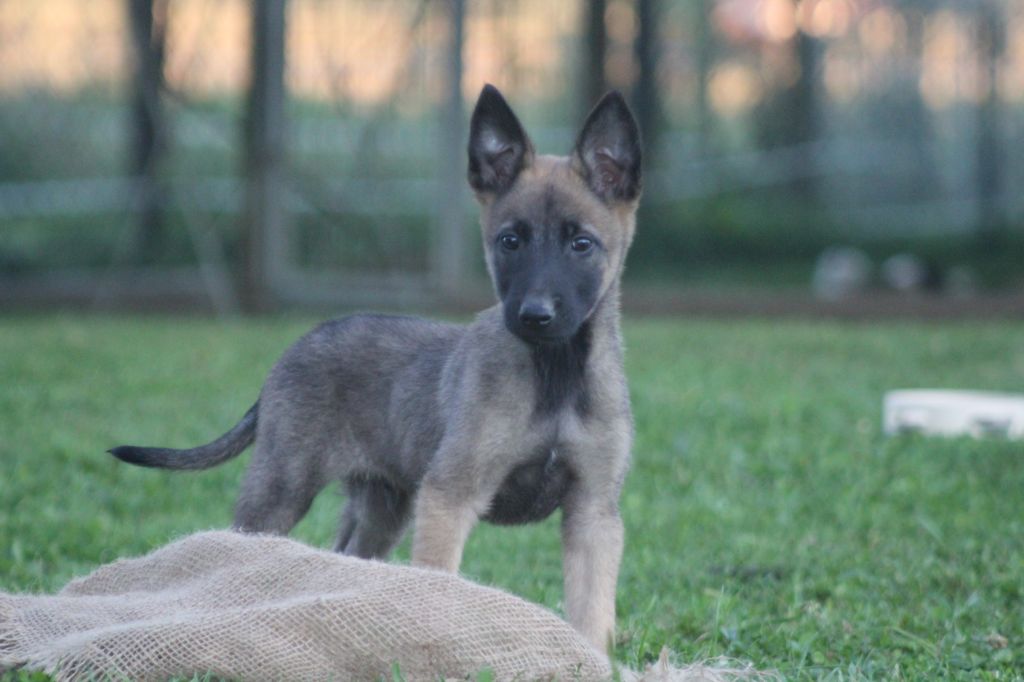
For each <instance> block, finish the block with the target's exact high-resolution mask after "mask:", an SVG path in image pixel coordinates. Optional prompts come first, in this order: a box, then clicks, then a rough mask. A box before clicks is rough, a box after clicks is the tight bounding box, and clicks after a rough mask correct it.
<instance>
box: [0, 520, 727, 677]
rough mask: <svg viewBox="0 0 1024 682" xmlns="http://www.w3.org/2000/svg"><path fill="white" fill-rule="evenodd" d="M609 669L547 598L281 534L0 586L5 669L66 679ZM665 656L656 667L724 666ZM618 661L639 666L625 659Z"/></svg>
mask: <svg viewBox="0 0 1024 682" xmlns="http://www.w3.org/2000/svg"><path fill="white" fill-rule="evenodd" d="M395 665H398V667H399V669H400V671H401V674H402V675H403V676H404V677H405V679H407V680H420V679H424V680H426V679H429V680H437V679H439V678H466V677H468V676H470V677H471V676H475V675H476V674H477V673H479V672H480V671H483V670H485V669H489V670H490V671H492V672H493V674H494V677H495V678H496V679H499V680H506V679H513V678H514V679H519V680H534V679H564V680H571V679H583V680H596V679H608V678H610V676H611V674H612V673H611V668H610V666H609V661H608V659H607V658H606V657H605V656H604V655H603V654H601V653H600V652H598V651H596V650H594V649H593V648H592V647H591V646H589V644H588V643H587V642H586V641H584V639H583V638H582V637H580V636H579V635H578V634H577V633H576V631H575V630H573V628H571V627H570V626H569V625H568V624H567V623H565V622H564V621H562V620H561V619H560V618H558V617H557V616H555V615H554V614H552V613H550V612H549V611H547V610H545V609H543V608H540V607H538V606H535V605H533V604H529V603H527V602H525V601H523V600H522V599H519V598H517V597H514V596H512V595H510V594H507V593H505V592H501V591H500V590H496V589H492V588H488V587H483V586H480V585H476V584H474V583H471V582H469V581H467V580H464V579H462V578H459V577H458V576H454V575H450V574H447V573H442V572H438V571H429V570H423V569H418V568H413V567H410V566H399V565H392V564H386V563H381V562H371V561H363V560H360V559H353V558H350V557H344V556H340V555H337V554H334V553H330V552H325V551H321V550H317V549H313V548H311V547H308V546H306V545H302V544H300V543H298V542H295V541H292V540H288V539H286V538H279V537H267V536H252V535H240V534H236V533H229V532H207V533H199V534H196V535H192V536H189V537H186V538H184V539H182V540H179V541H177V542H174V543H172V544H170V545H168V546H166V547H163V548H162V549H158V550H156V551H154V552H153V553H151V554H149V555H147V556H144V557H140V558H137V559H125V560H121V561H117V562H115V563H113V564H109V565H107V566H103V567H101V568H99V569H98V570H96V571H95V572H94V573H92V574H91V575H89V576H87V577H85V578H80V579H77V580H74V581H72V582H71V583H69V584H68V585H67V586H66V587H65V588H64V589H63V590H61V591H60V592H59V593H58V594H56V595H53V596H45V595H44V596H36V595H6V594H4V595H0V669H3V668H11V667H25V668H28V669H42V670H45V671H47V672H49V673H51V674H53V675H55V676H56V677H57V678H58V679H82V678H97V677H99V678H107V677H110V678H127V679H133V680H162V679H167V678H168V677H175V676H177V677H185V678H188V677H190V676H192V675H194V674H198V675H202V674H205V673H212V674H214V675H217V676H220V677H225V678H229V679H240V680H353V679H358V680H363V679H378V678H380V677H381V676H384V677H387V678H390V677H391V675H392V672H393V669H394V666H395ZM720 672H722V671H716V670H712V669H706V668H703V667H695V668H693V669H688V670H679V669H674V668H670V667H668V666H666V665H664V664H663V665H662V666H661V667H660V669H656V670H652V671H650V673H649V674H650V675H651V677H650V679H666V680H667V679H672V680H680V679H720V678H719V677H717V675H718V674H719V673H720ZM623 676H624V677H633V675H631V674H629V672H628V671H627V672H626V674H625V675H623Z"/></svg>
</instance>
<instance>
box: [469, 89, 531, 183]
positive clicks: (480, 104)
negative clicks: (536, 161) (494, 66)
mask: <svg viewBox="0 0 1024 682" xmlns="http://www.w3.org/2000/svg"><path fill="white" fill-rule="evenodd" d="M532 161H533V144H532V143H531V142H530V138H528V137H527V136H526V131H524V130H523V126H522V125H521V124H520V123H519V119H518V118H516V115H515V114H514V113H513V112H512V108H511V107H509V105H508V102H506V101H505V98H504V97H502V96H501V93H500V92H498V89H497V88H496V87H494V86H493V85H490V84H488V85H485V86H484V89H483V90H482V91H481V92H480V98H479V99H478V100H477V102H476V108H475V109H473V118H472V119H471V121H470V124H469V185H470V187H472V188H473V190H474V191H476V193H477V195H478V196H481V197H483V196H487V195H498V194H501V193H502V192H504V191H505V190H507V189H508V188H509V187H511V186H512V183H514V182H515V181H516V177H518V176H519V173H520V171H522V170H523V169H524V168H526V167H527V166H529V165H530V163H531V162H532Z"/></svg>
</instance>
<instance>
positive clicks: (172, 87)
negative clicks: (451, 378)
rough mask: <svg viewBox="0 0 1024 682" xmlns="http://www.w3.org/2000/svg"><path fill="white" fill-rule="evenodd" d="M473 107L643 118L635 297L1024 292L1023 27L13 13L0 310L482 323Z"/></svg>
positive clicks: (288, 11)
mask: <svg viewBox="0 0 1024 682" xmlns="http://www.w3.org/2000/svg"><path fill="white" fill-rule="evenodd" d="M275 36H277V39H275ZM275 60H276V61H275ZM275 64H276V66H275ZM261 65H262V66H261ZM275 79H276V81H275ZM278 81H279V82H278ZM276 82H277V85H279V86H280V87H275V83H276ZM485 82H492V83H495V84H496V85H498V87H499V88H501V89H502V90H503V92H504V93H505V94H506V96H507V97H508V98H509V100H510V101H511V103H512V104H513V107H514V108H516V110H517V112H518V113H519V114H520V117H521V118H522V119H523V120H524V122H525V124H526V127H527V129H528V130H529V131H530V133H531V135H532V137H533V138H534V141H535V143H536V145H537V147H538V148H539V149H540V150H541V151H546V152H558V153H564V152H568V151H569V147H570V145H571V141H572V139H573V138H574V135H575V131H576V127H577V126H578V125H579V123H580V122H581V120H582V117H583V116H584V115H585V113H586V111H587V110H588V109H589V107H590V106H591V105H592V104H593V103H594V102H595V101H596V99H597V98H598V97H599V96H600V94H601V93H603V92H604V91H605V90H606V89H609V88H618V89H620V90H622V91H623V92H624V93H626V94H627V95H628V96H629V98H630V99H631V101H632V102H633V104H634V107H635V109H636V111H637V114H638V116H639V118H640V120H641V123H642V127H643V129H644V132H645V143H646V153H647V176H646V177H647V185H646V195H645V199H644V204H643V209H642V216H641V227H640V231H639V236H638V238H637V241H636V244H635V248H634V252H633V254H632V255H631V260H630V267H629V272H628V276H629V277H630V279H631V280H632V282H633V283H634V286H637V287H648V288H649V289H650V290H652V291H655V292H657V291H666V290H672V291H679V290H685V291H691V292H706V291H714V292H726V293H728V292H734V293H735V294H736V295H740V296H742V295H744V292H748V291H750V290H751V289H758V290H765V289H766V290H772V291H780V292H804V291H807V292H809V291H811V289H812V283H813V284H814V286H815V287H817V289H816V291H817V293H818V295H819V296H826V297H831V298H842V297H845V296H864V295H875V294H879V295H881V294H883V293H884V292H889V294H891V293H893V292H908V291H909V292H920V291H929V292H939V293H942V294H946V295H948V296H949V297H951V298H955V297H961V298H962V297H964V296H985V295H989V294H991V293H992V292H1007V291H1010V292H1017V291H1020V290H1021V288H1022V286H1024V227H1022V226H1024V193H1022V192H1020V191H1017V190H1016V189H1015V188H1017V187H1020V186H1021V185H1022V180H1024V135H1022V132H1024V2H1021V1H1020V0H971V1H969V2H968V1H964V0H592V1H589V2H586V1H575V0H574V1H566V2H558V3H551V2H544V1H541V0H517V1H515V2H509V1H502V0H287V1H285V0H260V1H259V2H255V3H250V2H247V1H245V0H90V2H78V1H77V0H0V303H4V304H7V305H18V304H22V305H25V304H28V305H35V304H37V303H44V302H64V303H73V304H82V305H112V306H117V305H120V304H125V303H126V302H131V301H135V302H136V303H139V302H140V301H141V302H142V303H143V304H145V305H163V306H171V307H173V306H177V305H184V306H205V307H213V308H215V309H218V310H221V311H224V312H231V311H234V310H238V309H245V308H250V309H265V308H268V307H270V308H272V307H275V306H280V305H281V304H285V303H287V304H306V305H331V306H334V305H363V304H366V303H372V304H375V305H378V304H379V305H398V306H401V305H409V304H420V303H424V302H427V303H431V304H448V305H459V304H460V303H465V304H466V305H469V304H473V305H475V304H477V303H478V302H479V301H480V300H484V299H486V298H487V296H488V293H487V287H486V285H484V284H483V278H484V268H483V264H482V263H481V262H480V260H481V259H480V258H479V256H478V255H477V253H478V252H477V248H478V246H477V244H478V242H477V239H478V238H477V236H476V228H475V219H474V217H473V216H474V207H473V205H472V200H471V197H470V193H469V191H468V190H467V189H466V188H465V186H464V182H463V180H462V177H463V174H464V170H463V163H464V161H463V158H462V154H463V148H464V133H465V126H466V121H465V119H466V117H467V115H468V111H469V108H470V107H471V105H472V102H473V101H474V99H475V97H476V94H477V93H478V92H479V89H480V87H481V86H482V85H483V84H484V83H485ZM454 140H458V141H459V142H458V144H455V143H454V142H453V141H454ZM456 152H457V153H456ZM893 256H896V259H895V261H894V260H893V258H892V257H893ZM830 257H831V260H830ZM887 259H888V260H887ZM830 264H831V265H830ZM830 267H831V268H832V269H833V270H834V272H832V271H830V270H829V268H830ZM830 277H831V279H829V278H830ZM822 278H824V279H825V280H826V281H825V284H824V285H822V283H821V279H822ZM829 282H832V286H831V288H830V285H829ZM836 282H838V285H836ZM694 295H699V293H698V294H694ZM887 295H888V294H887Z"/></svg>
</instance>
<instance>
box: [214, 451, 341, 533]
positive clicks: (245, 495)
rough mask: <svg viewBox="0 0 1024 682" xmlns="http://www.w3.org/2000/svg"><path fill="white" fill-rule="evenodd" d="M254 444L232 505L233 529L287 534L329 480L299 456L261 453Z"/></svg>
mask: <svg viewBox="0 0 1024 682" xmlns="http://www.w3.org/2000/svg"><path fill="white" fill-rule="evenodd" d="M256 447H257V452H256V453H255V456H254V457H253V461H252V464H251V465H250V466H249V469H248V470H247V471H246V473H245V478H244V479H243V481H242V491H241V494H240V495H239V496H238V502H237V503H236V505H235V520H234V528H235V529H236V530H240V531H242V532H246V533H272V534H274V535H287V534H288V533H289V532H290V531H291V529H292V528H294V527H295V524H297V523H298V522H299V521H300V520H301V519H302V517H303V516H305V515H306V512H308V511H309V507H310V505H312V503H313V498H315V497H316V496H317V494H318V493H319V492H320V491H321V490H323V488H324V486H325V485H326V484H327V482H328V480H329V479H328V478H327V477H326V475H325V472H324V470H323V469H324V468H323V467H320V466H311V465H308V462H306V461H305V460H304V459H303V458H301V457H285V456H281V454H282V453H271V452H266V451H263V452H261V451H260V445H259V443H258V442H257V446H256ZM299 465H301V466H299Z"/></svg>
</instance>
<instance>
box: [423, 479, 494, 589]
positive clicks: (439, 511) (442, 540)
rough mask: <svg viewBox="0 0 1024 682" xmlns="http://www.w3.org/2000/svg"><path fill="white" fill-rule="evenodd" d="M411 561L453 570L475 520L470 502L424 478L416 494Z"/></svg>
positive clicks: (460, 557) (460, 560)
mask: <svg viewBox="0 0 1024 682" xmlns="http://www.w3.org/2000/svg"><path fill="white" fill-rule="evenodd" d="M415 518H416V520H415V527H414V530H413V540H412V562H413V564H415V565H417V566H429V567H431V568H440V569H442V570H445V571H451V572H453V573H454V572H456V571H458V570H459V564H460V563H462V548H463V547H464V546H465V544H466V539H467V538H469V532H470V531H471V530H473V526H474V525H475V524H476V521H477V518H478V517H477V513H476V510H475V509H474V508H473V504H472V501H471V500H469V499H467V498H465V497H461V498H460V497H459V496H457V495H454V494H453V493H452V491H451V489H450V488H446V487H445V486H442V485H440V484H438V483H433V482H430V481H424V483H423V485H422V486H421V487H420V491H419V493H418V494H417V496H416V516H415Z"/></svg>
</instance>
